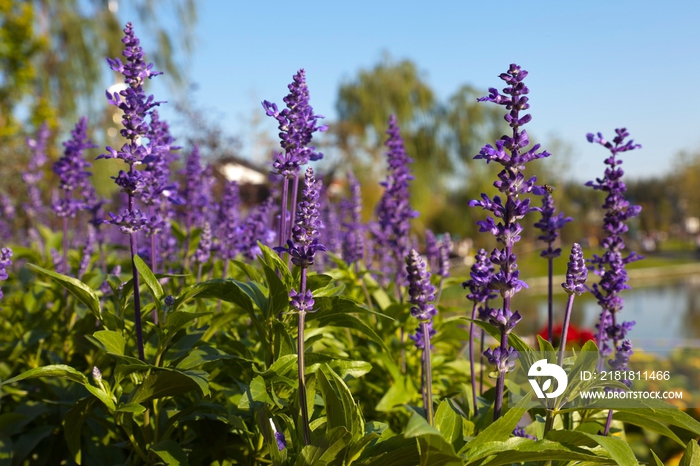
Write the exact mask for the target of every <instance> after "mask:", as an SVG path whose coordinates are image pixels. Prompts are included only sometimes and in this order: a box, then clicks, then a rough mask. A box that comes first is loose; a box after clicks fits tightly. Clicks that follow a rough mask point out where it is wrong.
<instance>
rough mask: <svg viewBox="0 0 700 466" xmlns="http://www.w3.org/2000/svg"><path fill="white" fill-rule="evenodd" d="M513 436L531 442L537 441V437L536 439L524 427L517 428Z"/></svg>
mask: <svg viewBox="0 0 700 466" xmlns="http://www.w3.org/2000/svg"><path fill="white" fill-rule="evenodd" d="M513 435H514V436H516V437H520V438H529V439H530V440H537V437H534V436H532V435H530V434H528V433H527V432H525V429H524V428H523V427H516V428H515V429H513Z"/></svg>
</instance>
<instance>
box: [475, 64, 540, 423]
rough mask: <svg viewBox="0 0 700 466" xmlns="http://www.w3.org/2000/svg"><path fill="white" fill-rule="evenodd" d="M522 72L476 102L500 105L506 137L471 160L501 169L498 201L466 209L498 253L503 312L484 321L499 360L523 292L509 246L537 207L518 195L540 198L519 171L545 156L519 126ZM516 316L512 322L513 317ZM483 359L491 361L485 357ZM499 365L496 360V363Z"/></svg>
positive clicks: (499, 398) (498, 403) (514, 69)
mask: <svg viewBox="0 0 700 466" xmlns="http://www.w3.org/2000/svg"><path fill="white" fill-rule="evenodd" d="M527 74H528V72H527V71H525V70H523V69H522V68H521V67H520V66H518V65H516V64H511V65H510V67H509V69H508V71H507V72H505V73H502V74H501V75H500V76H499V77H500V78H501V79H502V80H503V81H504V82H505V83H506V85H507V86H506V87H505V88H504V89H503V93H500V92H499V91H498V90H497V89H495V88H490V89H489V95H488V96H486V97H482V98H480V99H478V100H479V101H480V102H492V103H495V104H497V105H503V106H504V107H505V109H506V110H507V111H508V112H507V113H506V115H505V117H504V119H505V120H506V122H507V123H508V125H509V126H510V128H511V129H512V133H511V134H510V135H503V136H501V138H500V139H499V140H498V141H496V142H495V145H491V144H487V145H485V146H484V147H483V148H482V149H481V150H480V151H479V154H478V155H476V156H475V157H474V158H475V159H482V160H486V163H491V162H494V163H497V164H499V165H501V166H502V167H503V170H501V172H500V173H499V174H498V180H496V181H495V182H494V183H493V185H494V187H495V188H496V189H497V190H498V191H499V192H500V193H501V194H502V195H503V196H504V197H503V198H502V197H501V196H499V195H496V196H493V198H491V197H489V196H488V195H486V194H484V193H482V194H481V200H473V201H471V202H470V203H469V205H470V206H472V207H474V206H478V207H481V208H483V209H484V210H486V211H489V212H491V214H492V216H490V217H487V218H486V219H485V220H480V221H478V222H477V224H478V225H479V231H481V232H489V233H491V234H492V235H494V236H495V237H496V240H497V241H498V242H499V243H500V244H501V248H500V249H495V250H494V251H493V252H492V253H491V262H492V263H493V264H494V265H498V266H499V269H500V270H499V271H498V272H497V273H496V274H495V275H494V276H493V279H492V280H491V283H490V284H489V288H491V289H492V290H497V291H498V292H499V293H500V295H501V297H503V308H502V309H496V310H495V314H494V312H491V315H490V318H491V320H492V321H494V322H497V323H498V324H499V326H500V329H501V342H500V343H501V346H500V347H499V348H497V349H499V350H500V352H499V357H501V356H502V355H506V356H503V357H506V359H507V358H510V357H517V352H516V353H515V356H512V355H511V353H510V352H509V350H508V349H507V348H506V344H507V341H508V339H507V332H509V331H510V330H512V325H514V324H515V323H517V320H519V314H518V313H517V311H516V312H515V313H512V312H511V310H510V305H511V304H510V301H511V298H512V297H513V296H514V295H515V294H516V293H517V292H518V291H520V290H521V289H522V288H523V287H527V285H526V284H525V282H524V281H522V280H520V272H519V271H518V270H517V268H518V267H517V263H516V259H517V258H516V256H515V254H514V253H513V246H514V245H515V243H516V242H518V241H520V234H521V233H522V231H523V228H522V226H521V225H520V223H518V221H519V220H522V219H523V218H524V217H525V215H527V214H528V213H531V212H536V211H539V210H540V209H539V208H538V207H532V206H531V205H530V199H524V200H523V199H520V195H525V194H529V193H533V194H536V195H542V194H544V189H543V188H541V187H536V186H535V182H536V181H537V177H534V176H533V177H531V178H528V179H525V175H523V173H522V171H523V170H524V169H525V164H526V163H528V162H531V161H533V160H537V159H541V158H545V157H549V155H550V154H549V152H547V151H541V150H540V145H539V144H535V145H533V146H532V147H530V148H528V147H529V146H530V139H529V137H528V135H527V131H525V130H524V129H522V127H523V126H524V125H525V124H527V123H528V122H530V120H531V119H532V117H531V115H530V114H525V115H521V114H520V112H522V111H525V110H527V109H529V108H530V104H529V98H528V97H527V94H528V93H529V92H530V90H529V89H528V88H527V86H526V85H525V83H524V81H523V80H524V79H525V77H526V76H527ZM515 316H517V318H516V317H515ZM488 357H493V353H490V354H489V355H488ZM499 360H500V359H499ZM499 373H500V375H499V378H498V381H497V384H496V400H495V406H494V419H498V418H499V417H500V415H501V407H502V403H503V390H504V386H505V376H504V374H505V371H499Z"/></svg>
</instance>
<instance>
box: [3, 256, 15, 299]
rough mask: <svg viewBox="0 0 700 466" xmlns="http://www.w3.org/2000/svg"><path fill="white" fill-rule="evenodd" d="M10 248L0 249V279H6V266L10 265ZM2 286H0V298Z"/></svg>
mask: <svg viewBox="0 0 700 466" xmlns="http://www.w3.org/2000/svg"><path fill="white" fill-rule="evenodd" d="M11 258H12V249H10V248H2V249H0V280H7V279H8V277H9V276H8V274H7V268H8V267H9V266H11V265H12V260H11ZM2 296H3V294H2V288H0V299H2Z"/></svg>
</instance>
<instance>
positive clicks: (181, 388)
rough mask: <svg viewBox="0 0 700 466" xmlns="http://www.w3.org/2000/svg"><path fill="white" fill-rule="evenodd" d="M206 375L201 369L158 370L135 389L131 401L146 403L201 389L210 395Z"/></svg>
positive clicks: (204, 393) (203, 392)
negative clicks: (183, 370)
mask: <svg viewBox="0 0 700 466" xmlns="http://www.w3.org/2000/svg"><path fill="white" fill-rule="evenodd" d="M206 375H207V374H206V372H201V371H189V372H180V371H176V370H158V371H155V372H152V373H150V374H149V375H148V376H147V377H146V378H145V379H144V380H143V383H142V384H141V385H139V386H138V388H137V389H136V390H135V391H134V393H133V395H132V396H131V400H129V403H145V402H146V401H149V400H154V399H158V398H163V397H166V396H175V395H180V394H182V393H187V392H191V391H194V390H200V391H201V392H202V394H203V395H208V394H209V388H208V381H207V380H206V377H205V376H206ZM202 378H203V379H204V380H203V381H202ZM203 386H204V388H203Z"/></svg>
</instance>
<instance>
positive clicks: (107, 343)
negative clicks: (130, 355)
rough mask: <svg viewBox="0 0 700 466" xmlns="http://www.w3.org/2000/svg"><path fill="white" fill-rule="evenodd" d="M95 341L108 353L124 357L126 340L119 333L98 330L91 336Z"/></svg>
mask: <svg viewBox="0 0 700 466" xmlns="http://www.w3.org/2000/svg"><path fill="white" fill-rule="evenodd" d="M92 336H93V337H95V339H97V341H99V342H100V343H102V345H103V346H104V347H105V350H107V352H108V353H112V354H118V355H120V356H124V350H125V348H126V340H124V337H123V336H122V334H121V333H120V332H115V331H112V330H98V331H97V332H95V333H93V334H92Z"/></svg>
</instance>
